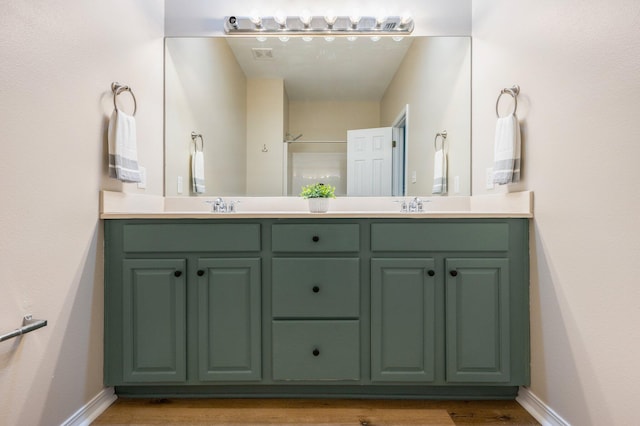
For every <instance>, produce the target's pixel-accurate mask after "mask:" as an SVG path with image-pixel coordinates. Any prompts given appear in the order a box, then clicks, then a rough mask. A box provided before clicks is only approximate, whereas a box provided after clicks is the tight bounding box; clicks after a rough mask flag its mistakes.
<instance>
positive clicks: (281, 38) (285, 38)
mask: <svg viewBox="0 0 640 426" xmlns="http://www.w3.org/2000/svg"><path fill="white" fill-rule="evenodd" d="M278 39H279V40H280V41H281V42H283V43H286V42H288V41H289V37H287V36H280V37H278Z"/></svg>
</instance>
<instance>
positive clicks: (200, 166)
mask: <svg viewBox="0 0 640 426" xmlns="http://www.w3.org/2000/svg"><path fill="white" fill-rule="evenodd" d="M191 177H192V182H193V192H194V193H196V194H204V191H205V186H204V152H202V151H196V152H194V153H193V154H192V155H191Z"/></svg>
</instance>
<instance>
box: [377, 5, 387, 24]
mask: <svg viewBox="0 0 640 426" xmlns="http://www.w3.org/2000/svg"><path fill="white" fill-rule="evenodd" d="M386 20H387V11H386V10H385V9H380V10H379V11H378V14H377V15H376V25H378V26H379V27H380V26H382V24H384V22H385V21H386Z"/></svg>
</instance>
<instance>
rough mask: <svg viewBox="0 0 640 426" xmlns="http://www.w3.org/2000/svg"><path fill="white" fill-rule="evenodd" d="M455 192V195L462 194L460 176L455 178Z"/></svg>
mask: <svg viewBox="0 0 640 426" xmlns="http://www.w3.org/2000/svg"><path fill="white" fill-rule="evenodd" d="M453 192H454V193H455V194H459V193H460V176H455V177H454V178H453Z"/></svg>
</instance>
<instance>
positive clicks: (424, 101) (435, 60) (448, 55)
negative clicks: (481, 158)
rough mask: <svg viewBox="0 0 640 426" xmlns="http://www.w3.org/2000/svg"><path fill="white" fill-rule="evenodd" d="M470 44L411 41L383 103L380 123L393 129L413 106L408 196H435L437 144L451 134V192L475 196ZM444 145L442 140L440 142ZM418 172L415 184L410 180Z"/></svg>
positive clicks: (445, 39)
mask: <svg viewBox="0 0 640 426" xmlns="http://www.w3.org/2000/svg"><path fill="white" fill-rule="evenodd" d="M470 62H471V42H470V40H469V38H468V37H433V38H419V39H415V40H414V42H413V43H412V45H411V47H410V48H409V51H408V52H407V55H406V56H405V58H404V60H403V61H402V64H401V65H400V68H399V69H398V71H397V72H396V75H395V76H394V78H393V80H392V81H391V84H390V85H389V87H388V88H387V91H386V92H385V95H384V97H383V99H382V102H381V124H382V125H383V126H391V125H393V122H394V120H396V118H397V117H398V115H399V113H400V112H401V111H403V110H404V108H405V105H406V104H408V105H409V120H408V125H407V130H408V132H407V133H408V134H407V138H408V147H407V159H408V161H407V171H408V173H407V176H409V181H408V182H407V193H408V194H409V195H431V191H432V188H433V163H434V155H435V149H434V144H433V140H434V138H435V135H436V134H437V133H439V132H441V131H442V130H447V133H448V136H447V146H448V159H449V161H448V168H449V170H448V172H449V173H448V176H449V194H451V195H455V193H454V186H453V182H454V178H455V176H459V177H460V192H459V193H460V194H467V195H468V194H470V193H471V187H470V186H471V176H470V170H471V169H470V168H471V145H470V138H471V120H470V115H471V104H470V99H471V86H470V81H471V75H470V74H471V63H470ZM439 142H440V141H439ZM414 171H415V172H416V182H415V183H413V182H412V181H411V176H412V173H413V172H414Z"/></svg>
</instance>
